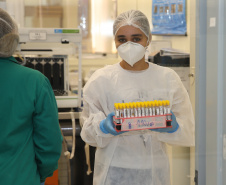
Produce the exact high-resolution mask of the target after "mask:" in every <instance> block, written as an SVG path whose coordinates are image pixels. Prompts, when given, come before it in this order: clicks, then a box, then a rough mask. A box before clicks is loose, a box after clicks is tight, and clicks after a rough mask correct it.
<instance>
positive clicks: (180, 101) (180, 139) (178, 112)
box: [158, 74, 195, 146]
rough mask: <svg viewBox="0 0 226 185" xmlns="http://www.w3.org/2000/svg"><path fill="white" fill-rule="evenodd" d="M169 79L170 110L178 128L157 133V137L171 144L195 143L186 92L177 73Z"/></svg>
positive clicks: (191, 115) (193, 127)
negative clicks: (172, 131)
mask: <svg viewBox="0 0 226 185" xmlns="http://www.w3.org/2000/svg"><path fill="white" fill-rule="evenodd" d="M173 76H174V77H173V78H174V80H172V81H171V88H172V90H171V92H172V93H173V95H172V100H171V102H170V103H171V111H172V112H173V113H174V114H175V116H176V120H177V122H178V124H179V128H178V130H177V131H176V132H174V133H159V134H158V139H159V140H160V141H163V142H166V143H168V144H172V145H179V146H194V145H195V120H194V115H193V110H192V106H191V102H190V98H189V96H188V93H187V91H186V89H185V87H184V85H183V84H182V82H181V80H180V78H179V76H178V75H177V74H174V75H173Z"/></svg>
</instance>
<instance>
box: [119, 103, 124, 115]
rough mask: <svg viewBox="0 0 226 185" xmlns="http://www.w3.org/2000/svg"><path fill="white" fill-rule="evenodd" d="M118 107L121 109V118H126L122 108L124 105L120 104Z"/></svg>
mask: <svg viewBox="0 0 226 185" xmlns="http://www.w3.org/2000/svg"><path fill="white" fill-rule="evenodd" d="M118 107H119V112H120V118H124V111H123V108H122V103H119V104H118Z"/></svg>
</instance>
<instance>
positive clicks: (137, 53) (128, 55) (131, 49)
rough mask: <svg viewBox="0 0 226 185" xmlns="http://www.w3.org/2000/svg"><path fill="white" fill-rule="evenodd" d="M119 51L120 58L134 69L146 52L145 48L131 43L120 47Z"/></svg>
mask: <svg viewBox="0 0 226 185" xmlns="http://www.w3.org/2000/svg"><path fill="white" fill-rule="evenodd" d="M117 50H118V54H119V56H120V57H121V58H122V59H123V60H125V61H126V62H127V63H128V64H129V65H130V66H132V67H133V65H134V64H135V63H136V62H138V61H139V60H141V59H142V58H143V57H144V55H145V51H146V49H145V47H144V46H142V45H141V44H138V43H135V42H131V41H128V42H126V43H124V44H122V45H120V46H119V47H118V48H117Z"/></svg>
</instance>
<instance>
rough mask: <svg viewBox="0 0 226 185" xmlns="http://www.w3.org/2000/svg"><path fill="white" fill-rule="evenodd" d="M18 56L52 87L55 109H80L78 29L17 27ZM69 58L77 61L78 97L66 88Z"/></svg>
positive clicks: (79, 36)
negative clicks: (55, 102)
mask: <svg viewBox="0 0 226 185" xmlns="http://www.w3.org/2000/svg"><path fill="white" fill-rule="evenodd" d="M19 35H20V44H19V47H18V54H20V55H22V58H23V59H24V65H25V66H27V67H30V68H33V69H36V70H38V71H40V72H42V73H43V74H44V75H45V76H46V77H47V78H48V79H49V80H50V83H51V85H52V88H53V91H54V93H55V96H56V100H57V105H58V108H74V107H81V105H82V101H81V94H82V71H81V42H82V35H81V31H80V29H74V28H68V29H63V28H20V29H19ZM69 57H71V58H72V59H74V61H77V62H78V91H77V92H78V94H77V95H76V94H72V92H71V91H70V86H69V67H68V66H69Z"/></svg>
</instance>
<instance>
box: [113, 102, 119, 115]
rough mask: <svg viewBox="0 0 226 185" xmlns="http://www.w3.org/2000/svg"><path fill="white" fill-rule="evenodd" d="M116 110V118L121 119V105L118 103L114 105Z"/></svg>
mask: <svg viewBox="0 0 226 185" xmlns="http://www.w3.org/2000/svg"><path fill="white" fill-rule="evenodd" d="M114 109H115V117H116V118H119V116H120V111H119V105H118V103H115V104H114Z"/></svg>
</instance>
